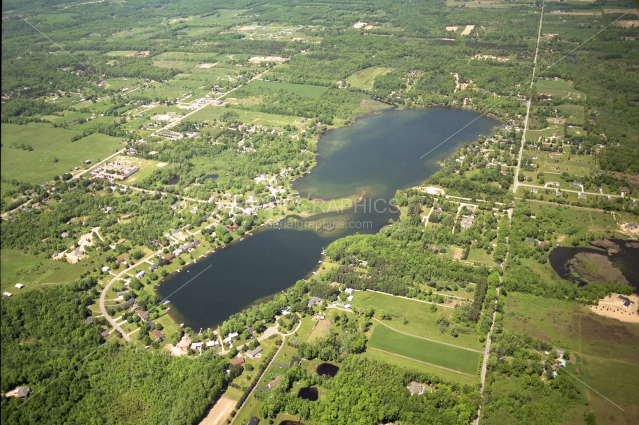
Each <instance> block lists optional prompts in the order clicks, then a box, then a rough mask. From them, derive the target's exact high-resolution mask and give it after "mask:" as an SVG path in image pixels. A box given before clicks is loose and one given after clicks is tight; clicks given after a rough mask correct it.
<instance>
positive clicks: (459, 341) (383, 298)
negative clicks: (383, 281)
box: [351, 291, 484, 350]
mask: <svg viewBox="0 0 639 425" xmlns="http://www.w3.org/2000/svg"><path fill="white" fill-rule="evenodd" d="M351 304H352V305H353V306H354V307H359V308H365V309H369V308H374V309H375V311H376V312H379V311H380V310H384V311H385V312H386V313H387V314H390V315H391V317H392V318H391V320H385V321H384V323H388V326H390V327H392V328H394V329H397V330H400V331H402V332H406V333H408V334H411V335H417V336H423V337H425V338H431V339H435V340H437V341H442V342H446V343H448V344H455V345H460V346H463V347H468V348H472V349H474V350H482V349H483V348H484V346H483V344H482V343H481V342H479V341H478V340H477V334H476V333H475V332H474V331H473V330H468V331H467V333H464V332H463V331H462V330H461V329H460V332H459V336H458V337H457V338H455V337H453V336H452V335H451V334H450V331H447V332H445V333H444V334H442V335H440V334H439V325H437V318H438V317H439V316H440V315H441V314H444V315H445V316H446V317H450V316H451V315H452V313H453V309H452V308H443V307H437V312H436V313H434V312H432V311H431V310H430V306H431V304H426V303H423V302H419V301H412V300H408V299H405V298H398V297H393V296H391V295H384V294H380V293H376V292H370V291H366V292H360V291H358V292H356V293H355V295H354V298H353V301H351ZM376 316H377V314H376ZM404 317H405V318H406V319H407V320H408V323H407V324H404V320H403V318H404Z"/></svg>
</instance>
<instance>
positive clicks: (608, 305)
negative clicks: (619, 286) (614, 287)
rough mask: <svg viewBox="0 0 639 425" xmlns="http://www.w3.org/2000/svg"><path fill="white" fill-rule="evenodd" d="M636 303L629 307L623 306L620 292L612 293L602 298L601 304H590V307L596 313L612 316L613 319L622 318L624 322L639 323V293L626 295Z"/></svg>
mask: <svg viewBox="0 0 639 425" xmlns="http://www.w3.org/2000/svg"><path fill="white" fill-rule="evenodd" d="M624 296H625V297H626V298H629V299H630V300H631V301H634V304H631V305H630V306H628V307H624V306H623V301H622V300H621V299H620V298H619V295H618V294H612V295H610V296H608V297H606V298H604V299H602V300H599V305H593V306H590V307H589V309H590V311H592V312H593V313H595V314H598V315H600V316H605V317H611V318H613V319H617V320H621V321H622V322H630V323H639V313H637V308H638V306H639V295H636V294H633V295H628V296H626V295H624Z"/></svg>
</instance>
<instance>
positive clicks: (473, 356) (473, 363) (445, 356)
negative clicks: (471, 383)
mask: <svg viewBox="0 0 639 425" xmlns="http://www.w3.org/2000/svg"><path fill="white" fill-rule="evenodd" d="M368 345H369V347H372V348H377V349H379V350H384V351H386V352H389V353H394V354H397V355H400V356H405V357H409V358H411V359H415V360H419V361H423V362H426V363H430V364H433V365H436V366H441V367H444V368H448V369H452V370H455V371H458V372H461V373H465V374H467V375H475V374H477V368H478V366H479V356H480V354H479V353H476V352H473V351H468V350H463V349H461V348H456V347H451V346H449V345H444V344H439V343H437V342H432V341H426V340H423V339H419V338H415V337H412V336H408V335H404V334H401V333H399V332H396V331H394V330H392V329H389V328H387V327H386V326H383V325H378V326H377V327H376V328H375V330H374V331H373V335H372V336H371V339H370V341H369V342H368Z"/></svg>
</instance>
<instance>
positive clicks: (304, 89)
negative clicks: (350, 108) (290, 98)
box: [248, 80, 328, 97]
mask: <svg viewBox="0 0 639 425" xmlns="http://www.w3.org/2000/svg"><path fill="white" fill-rule="evenodd" d="M248 86H249V88H265V89H269V90H284V91H289V92H292V93H295V94H299V95H300V96H311V97H317V96H319V95H321V94H322V93H324V92H325V91H326V89H327V88H328V87H321V86H311V85H308V84H289V83H278V82H274V81H263V80H254V81H251V82H250V83H249V84H248Z"/></svg>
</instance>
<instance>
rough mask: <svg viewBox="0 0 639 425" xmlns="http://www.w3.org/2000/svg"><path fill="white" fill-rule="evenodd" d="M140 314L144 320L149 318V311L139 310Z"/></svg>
mask: <svg viewBox="0 0 639 425" xmlns="http://www.w3.org/2000/svg"><path fill="white" fill-rule="evenodd" d="M138 316H140V319H142V321H143V322H146V321H147V320H149V313H147V312H146V311H138Z"/></svg>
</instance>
